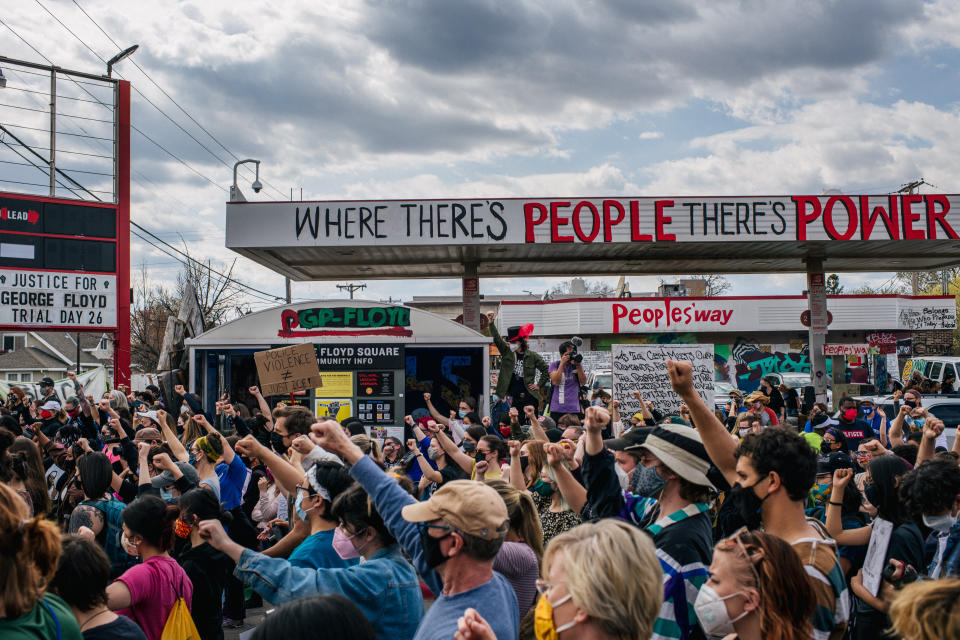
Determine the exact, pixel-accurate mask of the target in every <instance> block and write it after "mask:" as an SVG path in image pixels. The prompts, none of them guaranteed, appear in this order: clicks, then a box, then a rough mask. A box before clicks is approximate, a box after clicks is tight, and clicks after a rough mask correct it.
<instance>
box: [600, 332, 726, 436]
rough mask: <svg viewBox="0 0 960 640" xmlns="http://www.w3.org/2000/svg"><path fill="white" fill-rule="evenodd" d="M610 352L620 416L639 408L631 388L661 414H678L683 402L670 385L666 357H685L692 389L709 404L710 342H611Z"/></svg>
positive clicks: (635, 411) (710, 400) (710, 405)
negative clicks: (690, 371) (691, 365)
mask: <svg viewBox="0 0 960 640" xmlns="http://www.w3.org/2000/svg"><path fill="white" fill-rule="evenodd" d="M611 351H612V353H613V398H614V400H619V401H620V409H619V411H620V416H621V418H623V419H625V420H629V419H630V416H632V415H633V414H634V413H637V412H638V411H640V410H641V407H640V403H639V401H637V399H636V398H634V397H633V395H632V393H633V392H634V391H639V392H640V395H641V396H642V397H643V399H644V400H649V401H651V402H653V403H654V405H655V406H656V408H657V409H659V410H660V411H662V412H663V413H664V414H667V415H673V414H677V415H679V413H680V405H682V404H683V402H682V401H681V400H680V397H679V396H678V395H677V394H676V393H674V392H673V389H672V388H671V387H670V376H669V375H668V374H667V366H666V362H667V360H689V361H690V362H691V363H692V364H693V385H694V388H695V389H696V390H697V393H699V394H700V397H701V398H703V401H704V402H706V403H707V406H709V407H713V345H712V344H614V345H611Z"/></svg>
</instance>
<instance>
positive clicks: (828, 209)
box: [823, 196, 857, 240]
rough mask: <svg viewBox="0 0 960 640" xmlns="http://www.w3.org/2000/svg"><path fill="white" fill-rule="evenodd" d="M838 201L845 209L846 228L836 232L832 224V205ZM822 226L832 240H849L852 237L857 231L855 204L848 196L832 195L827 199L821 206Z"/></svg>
mask: <svg viewBox="0 0 960 640" xmlns="http://www.w3.org/2000/svg"><path fill="white" fill-rule="evenodd" d="M838 202H842V203H843V206H844V208H845V209H846V210H847V230H846V231H844V232H843V233H838V232H837V228H836V226H834V224H833V207H834V206H835V205H836V204H837V203H838ZM823 228H824V229H825V230H826V232H827V235H828V236H830V238H831V239H833V240H849V239H850V238H852V237H853V234H855V233H856V232H857V205H855V204H854V203H853V199H852V198H850V196H833V197H832V198H830V199H829V200H827V206H825V207H824V208H823Z"/></svg>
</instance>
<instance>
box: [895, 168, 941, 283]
mask: <svg viewBox="0 0 960 640" xmlns="http://www.w3.org/2000/svg"><path fill="white" fill-rule="evenodd" d="M922 184H927V183H926V182H925V181H924V179H923V178H920V179H919V180H914V181H913V182H908V183H907V184H905V185H903V186H902V187H900V188H899V189H898V190H897V193H909V194H913V193H914V191H915V189H917V188H918V187H919V186H920V185H922ZM944 281H946V277H944ZM910 292H911V295H915V296H916V295H919V294H920V273H919V272H918V271H914V272H913V273H911V274H910Z"/></svg>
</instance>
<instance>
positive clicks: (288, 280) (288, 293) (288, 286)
mask: <svg viewBox="0 0 960 640" xmlns="http://www.w3.org/2000/svg"><path fill="white" fill-rule="evenodd" d="M286 281H287V304H290V303H291V302H292V299H293V297H292V295H291V291H290V278H286Z"/></svg>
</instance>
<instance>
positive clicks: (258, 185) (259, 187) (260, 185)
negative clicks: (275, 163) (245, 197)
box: [250, 180, 263, 193]
mask: <svg viewBox="0 0 960 640" xmlns="http://www.w3.org/2000/svg"><path fill="white" fill-rule="evenodd" d="M250 187H251V188H252V189H253V192H254V193H260V192H261V191H263V183H261V182H260V180H254V181H253V184H251V185H250Z"/></svg>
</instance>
